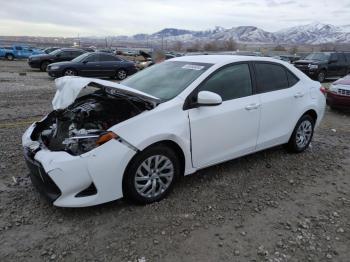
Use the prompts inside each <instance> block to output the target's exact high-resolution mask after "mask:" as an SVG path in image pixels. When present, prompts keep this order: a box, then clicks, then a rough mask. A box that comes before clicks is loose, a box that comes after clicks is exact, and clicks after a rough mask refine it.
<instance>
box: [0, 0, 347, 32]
mask: <svg viewBox="0 0 350 262" xmlns="http://www.w3.org/2000/svg"><path fill="white" fill-rule="evenodd" d="M314 21H317V22H322V23H331V24H334V25H345V24H350V0H246V1H243V0H122V1H121V0H26V1H23V0H22V1H20V0H0V35H35V36H39V35H40V36H77V35H78V34H80V36H91V35H98V36H105V35H133V34H136V33H154V32H156V31H159V30H161V29H163V28H165V27H175V28H183V29H191V30H205V29H211V28H213V27H214V26H223V27H225V28H231V27H235V26H239V25H254V26H257V27H260V28H262V29H264V30H267V31H277V30H279V29H282V28H285V27H289V26H295V25H301V24H307V23H310V22H314Z"/></svg>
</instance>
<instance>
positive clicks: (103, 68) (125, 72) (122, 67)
mask: <svg viewBox="0 0 350 262" xmlns="http://www.w3.org/2000/svg"><path fill="white" fill-rule="evenodd" d="M136 72H137V69H136V67H135V64H134V63H133V62H130V61H127V60H124V59H121V58H120V57H117V56H115V55H112V54H108V53H103V52H94V53H85V54H83V55H81V56H79V57H77V58H75V59H73V60H72V61H69V62H60V63H54V64H51V65H49V66H48V74H49V75H50V76H52V77H60V76H64V75H79V76H89V77H111V78H116V79H119V80H123V79H125V78H126V77H127V76H129V75H132V74H134V73H136Z"/></svg>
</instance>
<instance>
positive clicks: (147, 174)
mask: <svg viewBox="0 0 350 262" xmlns="http://www.w3.org/2000/svg"><path fill="white" fill-rule="evenodd" d="M180 172H181V166H180V161H179V159H178V157H177V155H176V154H175V152H174V151H173V150H172V149H170V148H168V147H165V146H162V145H157V146H153V147H150V148H148V149H146V150H144V151H142V152H140V153H139V154H137V155H136V156H135V157H134V159H132V160H131V162H130V164H129V165H128V167H127V169H126V172H125V174H124V178H123V193H124V196H125V197H126V198H127V199H130V200H132V201H133V202H135V203H139V204H149V203H153V202H156V201H160V200H162V199H163V198H164V197H165V196H166V195H167V194H168V193H169V192H170V190H171V189H172V187H173V185H174V182H175V180H176V178H177V177H179V176H180Z"/></svg>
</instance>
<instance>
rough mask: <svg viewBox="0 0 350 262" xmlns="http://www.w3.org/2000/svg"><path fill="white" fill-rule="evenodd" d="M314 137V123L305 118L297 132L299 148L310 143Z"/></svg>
mask: <svg viewBox="0 0 350 262" xmlns="http://www.w3.org/2000/svg"><path fill="white" fill-rule="evenodd" d="M311 137H312V123H311V122H310V121H309V120H304V121H303V122H301V123H300V125H299V127H298V130H297V133H296V144H297V146H298V147H299V148H303V147H305V146H307V145H308V143H309V142H310V140H311Z"/></svg>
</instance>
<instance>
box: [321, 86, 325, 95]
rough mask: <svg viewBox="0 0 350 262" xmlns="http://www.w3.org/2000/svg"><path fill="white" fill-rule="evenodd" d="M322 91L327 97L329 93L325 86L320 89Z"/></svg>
mask: <svg viewBox="0 0 350 262" xmlns="http://www.w3.org/2000/svg"><path fill="white" fill-rule="evenodd" d="M320 91H321V92H322V94H324V95H326V93H327V89H326V88H324V87H323V86H321V87H320Z"/></svg>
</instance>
